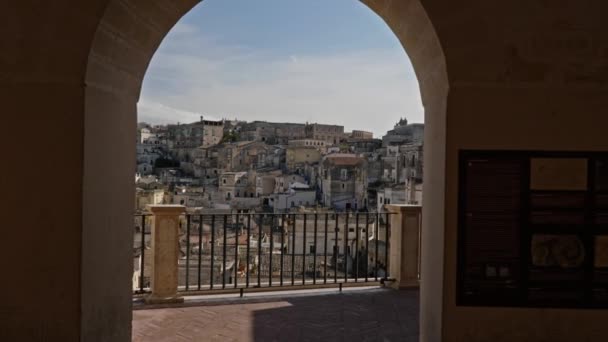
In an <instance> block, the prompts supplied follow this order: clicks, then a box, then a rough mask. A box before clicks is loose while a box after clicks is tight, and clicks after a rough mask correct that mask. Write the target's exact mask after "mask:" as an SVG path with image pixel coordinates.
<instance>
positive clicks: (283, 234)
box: [281, 214, 285, 286]
mask: <svg viewBox="0 0 608 342" xmlns="http://www.w3.org/2000/svg"><path fill="white" fill-rule="evenodd" d="M284 252H285V214H283V215H282V217H281V286H283V257H284V256H283V255H284Z"/></svg>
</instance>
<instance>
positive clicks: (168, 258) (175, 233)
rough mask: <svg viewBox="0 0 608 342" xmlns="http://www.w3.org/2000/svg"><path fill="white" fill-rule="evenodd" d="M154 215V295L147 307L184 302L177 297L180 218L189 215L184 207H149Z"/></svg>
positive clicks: (152, 284) (149, 298)
mask: <svg viewBox="0 0 608 342" xmlns="http://www.w3.org/2000/svg"><path fill="white" fill-rule="evenodd" d="M148 208H149V209H150V211H151V212H152V214H153V215H154V223H153V225H152V248H151V250H152V272H151V278H150V282H151V289H152V293H151V294H150V295H149V296H147V297H146V299H145V301H146V304H167V303H183V301H184V299H183V298H182V297H180V296H179V295H178V294H177V281H178V265H177V263H178V258H179V217H180V215H182V214H183V213H185V211H186V208H185V207H184V206H182V205H154V206H149V207H148Z"/></svg>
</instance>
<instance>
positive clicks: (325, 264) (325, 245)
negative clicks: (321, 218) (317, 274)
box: [323, 213, 329, 284]
mask: <svg viewBox="0 0 608 342" xmlns="http://www.w3.org/2000/svg"><path fill="white" fill-rule="evenodd" d="M328 220H329V214H327V213H325V240H324V246H323V251H324V253H323V254H324V255H323V284H327V230H328V229H329V228H328V227H327V223H328V222H327V221H328Z"/></svg>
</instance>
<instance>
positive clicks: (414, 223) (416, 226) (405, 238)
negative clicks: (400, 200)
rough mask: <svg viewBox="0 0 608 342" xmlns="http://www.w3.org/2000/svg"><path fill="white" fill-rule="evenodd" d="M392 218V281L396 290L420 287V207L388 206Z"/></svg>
mask: <svg viewBox="0 0 608 342" xmlns="http://www.w3.org/2000/svg"><path fill="white" fill-rule="evenodd" d="M386 207H387V209H388V211H389V212H390V213H392V215H390V216H391V225H390V226H391V232H390V241H389V263H388V264H389V278H391V279H394V281H393V282H391V283H390V286H391V287H393V288H407V287H418V286H419V280H420V279H419V275H420V227H421V223H422V207H421V206H419V205H387V206H386Z"/></svg>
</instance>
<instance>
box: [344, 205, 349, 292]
mask: <svg viewBox="0 0 608 342" xmlns="http://www.w3.org/2000/svg"><path fill="white" fill-rule="evenodd" d="M349 214H350V213H349V212H348V211H347V212H346V218H345V219H344V221H345V223H344V282H345V283H347V282H348V254H349V253H348V233H349V232H348V221H349V220H350V217H349V216H350V215H349Z"/></svg>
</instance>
